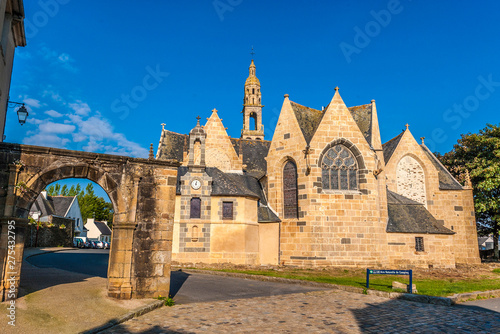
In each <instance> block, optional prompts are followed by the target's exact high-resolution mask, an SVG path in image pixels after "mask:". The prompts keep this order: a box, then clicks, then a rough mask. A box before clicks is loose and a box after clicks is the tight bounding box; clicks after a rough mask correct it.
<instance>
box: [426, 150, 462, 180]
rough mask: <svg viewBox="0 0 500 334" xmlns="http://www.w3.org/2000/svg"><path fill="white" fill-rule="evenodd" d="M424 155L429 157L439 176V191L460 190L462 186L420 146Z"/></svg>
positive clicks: (429, 152) (434, 157) (433, 156)
mask: <svg viewBox="0 0 500 334" xmlns="http://www.w3.org/2000/svg"><path fill="white" fill-rule="evenodd" d="M420 147H422V149H423V150H424V152H425V154H427V156H428V157H429V159H430V160H431V162H432V164H433V165H434V167H436V169H437V171H438V176H439V189H442V190H462V189H463V187H462V185H461V184H460V183H459V182H458V181H457V180H456V179H455V178H454V177H453V176H452V175H451V174H450V172H449V171H448V170H447V169H446V167H444V166H443V164H442V163H441V161H439V160H438V158H436V156H435V155H434V154H432V152H431V151H430V150H429V149H428V148H427V146H425V145H424V144H422V145H420Z"/></svg>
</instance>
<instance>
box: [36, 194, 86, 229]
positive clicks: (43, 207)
mask: <svg viewBox="0 0 500 334" xmlns="http://www.w3.org/2000/svg"><path fill="white" fill-rule="evenodd" d="M29 215H30V217H32V218H33V219H35V220H40V221H48V217H49V216H57V217H63V218H68V219H72V220H73V221H74V232H75V236H77V237H78V236H85V232H86V231H85V228H84V226H83V218H82V213H81V211H80V205H79V204H78V199H77V197H76V196H49V195H47V192H46V191H45V190H44V191H42V192H41V193H40V195H38V197H37V198H36V200H35V202H34V203H33V204H32V205H31V208H30V213H29Z"/></svg>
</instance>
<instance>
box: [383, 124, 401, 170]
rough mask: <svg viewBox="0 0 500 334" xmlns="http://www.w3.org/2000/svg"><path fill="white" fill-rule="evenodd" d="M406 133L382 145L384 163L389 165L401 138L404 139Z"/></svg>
mask: <svg viewBox="0 0 500 334" xmlns="http://www.w3.org/2000/svg"><path fill="white" fill-rule="evenodd" d="M403 134H404V131H403V132H401V133H400V134H399V135H397V136H396V137H394V138H392V139H391V140H389V141H388V142H386V143H385V144H382V149H383V150H384V161H385V163H386V164H387V163H388V162H389V160H390V159H391V157H392V154H393V153H394V151H395V150H396V147H398V144H399V142H400V141H401V138H403Z"/></svg>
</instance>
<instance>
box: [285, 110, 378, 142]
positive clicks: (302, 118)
mask: <svg viewBox="0 0 500 334" xmlns="http://www.w3.org/2000/svg"><path fill="white" fill-rule="evenodd" d="M290 105H291V106H292V110H293V112H294V114H295V118H296V119H297V122H298V123H299V127H300V130H301V131H302V134H303V135H304V139H305V140H306V142H307V144H309V143H310V142H311V140H312V138H313V137H314V134H315V133H316V130H317V129H318V127H319V125H320V123H321V120H322V119H323V116H324V114H325V112H324V111H325V110H326V109H328V105H327V106H326V107H325V109H323V111H321V110H317V109H313V108H309V107H306V106H303V105H300V104H298V103H295V102H293V101H290ZM347 109H348V110H349V112H350V113H351V115H352V118H353V119H354V121H355V122H356V124H357V125H358V128H359V130H360V131H361V132H362V133H363V136H364V137H365V139H366V141H367V142H368V143H371V137H372V105H371V104H363V105H360V106H354V107H349V108H347Z"/></svg>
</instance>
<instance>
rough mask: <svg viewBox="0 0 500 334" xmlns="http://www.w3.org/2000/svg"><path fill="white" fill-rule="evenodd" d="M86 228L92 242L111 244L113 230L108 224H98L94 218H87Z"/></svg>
mask: <svg viewBox="0 0 500 334" xmlns="http://www.w3.org/2000/svg"><path fill="white" fill-rule="evenodd" d="M85 228H86V229H87V230H88V232H87V238H89V239H90V240H94V241H97V240H99V241H106V242H111V229H110V228H109V226H108V223H107V222H96V221H95V219H94V218H87V224H85Z"/></svg>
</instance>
